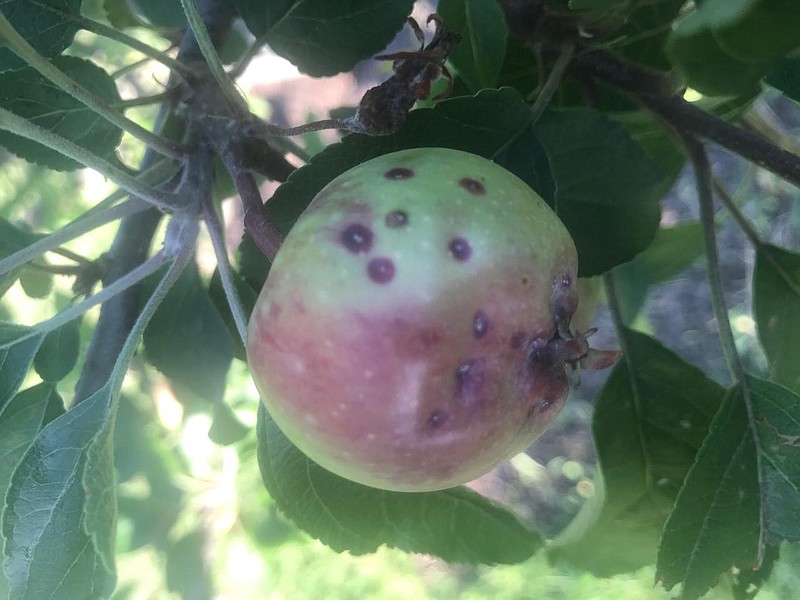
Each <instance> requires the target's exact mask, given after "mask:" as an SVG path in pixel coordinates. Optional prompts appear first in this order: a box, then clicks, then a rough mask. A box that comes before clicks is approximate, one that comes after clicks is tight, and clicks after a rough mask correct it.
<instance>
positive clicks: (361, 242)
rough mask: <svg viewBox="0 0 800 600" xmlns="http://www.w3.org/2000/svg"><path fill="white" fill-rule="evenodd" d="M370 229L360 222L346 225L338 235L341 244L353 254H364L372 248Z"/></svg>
mask: <svg viewBox="0 0 800 600" xmlns="http://www.w3.org/2000/svg"><path fill="white" fill-rule="evenodd" d="M372 237H373V236H372V231H371V230H370V228H369V227H367V226H365V225H361V224H360V223H353V224H352V225H348V226H347V228H345V230H344V231H342V235H341V237H340V239H341V241H342V245H343V246H344V247H345V248H347V249H348V250H350V252H353V253H355V254H364V253H365V252H369V249H370V248H372Z"/></svg>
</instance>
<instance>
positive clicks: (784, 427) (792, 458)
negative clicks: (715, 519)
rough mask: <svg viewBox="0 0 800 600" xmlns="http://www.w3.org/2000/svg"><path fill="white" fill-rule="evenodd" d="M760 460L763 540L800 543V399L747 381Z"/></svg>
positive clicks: (778, 388) (761, 382) (763, 383)
mask: <svg viewBox="0 0 800 600" xmlns="http://www.w3.org/2000/svg"><path fill="white" fill-rule="evenodd" d="M748 384H749V385H750V394H751V397H752V401H753V412H754V413H755V414H754V416H755V422H756V428H757V430H758V446H757V447H758V449H759V457H760V459H761V469H762V471H761V477H762V480H761V498H762V502H763V503H764V507H763V510H764V513H765V515H766V518H765V521H766V527H767V541H768V542H770V543H773V544H777V543H780V542H782V541H784V540H787V541H790V542H798V541H800V396H798V395H797V394H796V393H794V392H792V391H790V390H788V389H786V388H784V387H782V386H780V385H777V384H775V383H772V382H771V381H766V380H763V379H758V378H755V377H752V378H749V379H748Z"/></svg>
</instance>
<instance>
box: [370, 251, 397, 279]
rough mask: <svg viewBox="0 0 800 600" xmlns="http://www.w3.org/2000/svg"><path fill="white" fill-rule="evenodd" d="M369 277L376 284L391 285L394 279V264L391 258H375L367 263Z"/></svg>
mask: <svg viewBox="0 0 800 600" xmlns="http://www.w3.org/2000/svg"><path fill="white" fill-rule="evenodd" d="M367 275H369V278H370V279H372V281H374V282H375V283H389V282H390V281H391V280H392V278H393V277H394V263H393V262H392V261H391V259H389V258H383V257H381V258H373V259H372V260H371V261H369V262H368V263H367Z"/></svg>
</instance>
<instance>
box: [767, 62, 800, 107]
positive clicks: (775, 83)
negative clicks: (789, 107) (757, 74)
mask: <svg viewBox="0 0 800 600" xmlns="http://www.w3.org/2000/svg"><path fill="white" fill-rule="evenodd" d="M766 81H767V83H768V84H770V85H771V86H772V87H775V88H778V89H779V90H780V91H781V92H783V93H784V94H785V95H786V96H788V97H789V98H791V99H792V100H794V101H795V102H800V58H784V59H783V60H781V61H778V63H777V64H776V65H775V66H774V67H773V68H772V71H770V72H769V75H767V79H766Z"/></svg>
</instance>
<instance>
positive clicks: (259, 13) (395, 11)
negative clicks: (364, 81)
mask: <svg viewBox="0 0 800 600" xmlns="http://www.w3.org/2000/svg"><path fill="white" fill-rule="evenodd" d="M234 3H235V4H236V7H237V8H238V10H239V14H240V15H241V16H242V18H243V19H244V22H245V23H246V24H247V27H248V29H250V31H251V32H252V33H253V35H255V36H256V37H258V38H262V37H263V38H264V39H266V42H267V44H269V46H270V48H272V50H273V51H275V53H276V54H279V55H280V56H282V57H284V58H285V59H287V60H289V61H290V62H291V63H292V64H294V65H295V66H296V67H297V68H298V69H300V70H301V71H303V72H304V73H307V74H309V75H311V76H312V77H325V76H329V75H335V74H337V73H341V72H343V71H349V70H351V69H352V68H353V67H354V66H355V65H356V63H358V62H359V61H361V60H364V59H366V58H369V57H370V56H372V55H374V54H376V53H378V52H379V51H380V50H382V49H383V48H385V47H386V45H387V44H389V42H391V41H392V39H394V37H395V35H396V34H397V32H398V31H400V29H401V28H402V27H403V24H404V23H405V19H406V17H407V16H408V15H409V14H411V8H412V6H413V0H377V1H376V0H340V1H338V2H330V1H329V0H279V1H276V2H263V0H234Z"/></svg>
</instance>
